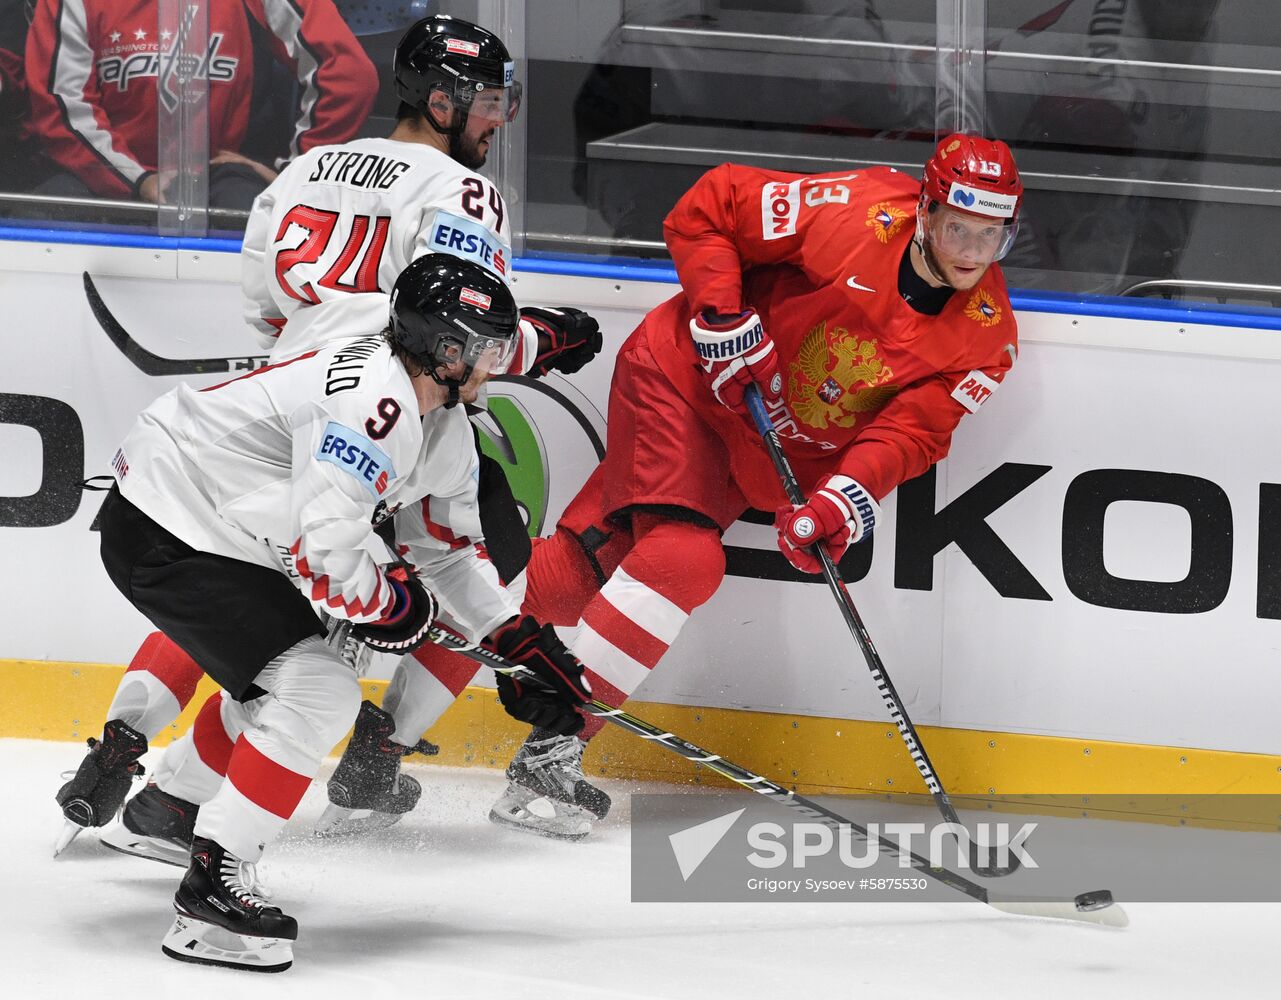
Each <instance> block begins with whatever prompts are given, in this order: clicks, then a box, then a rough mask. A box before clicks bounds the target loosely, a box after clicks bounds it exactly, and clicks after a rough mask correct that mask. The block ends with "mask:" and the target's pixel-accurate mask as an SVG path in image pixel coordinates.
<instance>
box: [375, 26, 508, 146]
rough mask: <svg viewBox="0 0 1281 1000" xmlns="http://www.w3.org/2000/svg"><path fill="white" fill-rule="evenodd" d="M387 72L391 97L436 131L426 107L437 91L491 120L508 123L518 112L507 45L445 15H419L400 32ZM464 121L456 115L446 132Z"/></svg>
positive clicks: (460, 127)
mask: <svg viewBox="0 0 1281 1000" xmlns="http://www.w3.org/2000/svg"><path fill="white" fill-rule="evenodd" d="M392 76H393V77H394V79H395V82H396V96H397V97H399V98H400V99H401V100H402V101H404V102H405V103H406V104H408V105H409V106H410V107H412V108H414V109H416V110H417V111H419V112H421V113H422V115H423V116H424V117H425V118H426V119H427V120H428V121H429V122H431V124H432V126H433V127H435V128H436V129H437V130H438V131H444V130H443V129H440V128H439V126H437V125H436V123H435V121H434V120H433V119H432V117H431V115H430V114H429V113H428V111H427V102H428V99H429V98H430V97H431V95H432V93H433V92H434V91H437V90H442V91H444V92H445V94H446V95H447V96H448V97H449V98H450V99H451V100H452V101H453V102H454V106H455V107H457V108H459V109H460V110H461V111H464V112H470V113H472V114H479V115H482V116H483V117H485V118H488V119H490V120H491V121H497V122H510V121H511V120H512V119H514V118H515V117H516V113H517V112H518V111H519V110H520V95H521V87H520V84H519V83H517V82H516V64H515V63H514V62H513V61H512V57H511V55H510V54H509V53H508V51H507V46H505V45H504V44H503V43H502V41H501V40H500V39H499V38H498V36H497V35H495V34H494V33H493V32H491V31H486V30H485V29H484V28H481V27H479V26H477V25H475V24H472V23H471V22H470V21H462V20H459V19H458V18H456V17H450V16H449V15H447V14H436V15H434V16H432V17H425V18H423V19H422V20H421V21H419V22H417V23H416V24H414V25H413V26H412V27H410V29H409V30H408V31H406V32H405V34H404V36H403V37H402V38H401V39H400V42H399V44H398V45H397V46H396V55H395V58H394V60H393V61H392ZM466 120H467V115H466V114H460V115H459V116H458V119H457V121H456V122H455V124H454V127H453V129H452V130H451V131H453V132H461V131H462V129H463V124H464V123H465V122H466Z"/></svg>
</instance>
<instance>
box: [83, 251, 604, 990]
mask: <svg viewBox="0 0 1281 1000" xmlns="http://www.w3.org/2000/svg"><path fill="white" fill-rule="evenodd" d="M391 301H392V306H391V313H390V323H389V325H388V327H387V329H386V330H385V331H384V333H383V334H381V335H374V336H364V337H358V338H355V339H350V340H342V341H338V342H337V343H334V344H330V345H328V346H325V347H322V348H319V349H317V350H313V351H309V352H306V353H304V354H301V355H298V356H296V357H294V358H291V359H289V360H286V361H283V362H281V363H279V364H276V365H271V366H269V367H267V368H263V369H260V370H258V371H255V372H252V373H250V374H248V375H244V376H242V377H240V378H238V379H234V380H232V381H230V382H225V383H223V384H221V385H216V386H212V387H209V388H207V389H202V390H199V391H195V390H193V389H191V388H189V387H187V386H179V387H178V388H176V389H174V390H173V391H171V392H169V393H168V394H166V395H164V396H162V397H161V398H160V399H158V400H157V401H156V402H154V403H153V404H152V405H151V406H149V407H148V408H147V409H146V410H145V411H143V413H142V414H141V416H140V417H139V418H138V420H137V422H136V423H135V425H134V427H133V429H132V430H131V431H130V432H129V434H128V435H127V436H126V438H125V440H124V443H123V444H122V445H121V447H120V450H119V451H118V452H117V454H116V458H115V462H114V469H115V478H116V485H115V487H113V489H112V491H111V492H110V493H109V494H108V498H107V500H106V501H105V503H104V505H103V509H102V513H101V515H100V524H101V534H102V559H103V563H104V565H105V566H106V568H107V572H108V575H109V576H110V577H111V579H112V581H113V583H115V585H116V586H117V588H118V589H119V590H120V591H121V593H122V594H124V595H125V597H126V598H128V599H129V601H130V602H131V603H132V604H133V605H134V606H135V607H136V608H137V609H138V610H139V611H141V612H142V613H143V614H145V615H146V616H147V617H148V618H150V619H151V621H152V622H153V623H154V624H155V625H156V626H157V627H158V628H160V629H161V630H162V631H163V632H164V633H165V634H166V635H168V636H170V637H171V638H172V639H174V640H175V641H176V642H177V643H178V644H179V645H180V646H181V647H182V648H183V649H185V650H187V651H188V652H189V653H190V654H191V655H192V656H193V658H194V659H196V661H197V662H198V663H199V664H200V665H201V667H202V668H203V669H204V670H205V671H206V672H207V673H208V674H209V675H210V676H211V677H213V678H214V680H216V681H217V682H218V683H219V684H220V685H221V686H222V688H223V691H224V695H225V696H224V698H223V700H222V705H221V712H222V717H223V723H224V725H226V726H227V728H228V729H229V730H230V731H232V732H234V734H235V742H234V745H233V747H232V749H231V753H230V759H229V761H228V766H227V769H226V777H225V778H223V777H221V776H217V780H210V781H207V782H206V783H205V787H204V788H203V789H201V790H200V791H201V792H202V793H203V794H200V795H199V796H196V795H194V794H192V792H193V789H192V787H190V786H189V789H188V794H189V795H190V796H191V797H192V799H193V800H194V801H196V802H198V803H199V804H200V806H201V808H200V812H199V816H198V818H197V820H196V824H195V830H194V840H193V842H192V850H191V860H190V864H189V866H188V868H187V872H186V875H185V876H184V878H183V880H182V883H181V884H180V886H179V888H178V891H177V894H176V896H175V898H174V907H175V910H176V918H175V920H174V923H173V926H172V927H171V929H170V931H169V932H168V934H166V936H165V938H164V942H163V950H164V952H165V954H167V955H169V956H170V957H172V958H176V959H179V960H182V961H193V962H201V963H205V964H212V965H224V966H231V967H246V966H248V967H253V968H256V969H258V970H262V971H281V970H283V969H286V968H288V967H289V966H290V964H291V963H292V958H293V955H292V947H293V941H294V940H295V939H296V938H297V935H298V926H297V922H296V921H295V920H294V919H293V918H292V917H290V916H288V915H286V914H285V913H283V912H282V911H281V909H280V908H278V907H275V906H271V905H268V903H267V902H266V900H265V899H264V897H263V896H262V894H261V892H260V887H259V885H258V884H257V880H256V875H255V872H254V867H253V866H254V864H255V863H256V862H257V861H258V860H259V859H260V857H261V855H262V853H263V851H264V849H265V846H266V845H267V844H269V843H271V841H272V840H273V839H274V838H275V836H276V835H277V834H278V833H279V831H280V829H281V828H282V827H283V826H284V824H285V822H286V821H287V820H288V818H289V816H290V815H291V814H292V813H293V811H294V809H295V807H296V806H297V805H298V802H299V800H300V799H301V798H302V795H303V793H304V791H305V790H306V788H307V785H308V784H309V783H310V781H311V779H312V778H313V777H314V776H315V774H316V772H317V771H318V769H319V767H320V762H321V760H322V759H323V757H324V755H325V754H327V753H328V752H329V750H330V749H331V748H332V746H333V745H334V743H335V742H336V741H337V740H338V739H339V738H340V737H341V736H342V735H343V733H345V732H346V731H347V728H348V727H349V726H350V725H351V723H352V722H353V720H354V719H355V717H356V714H357V709H358V707H359V704H360V688H359V684H358V683H357V679H356V677H355V675H354V674H353V672H352V670H351V669H350V667H349V666H348V664H347V663H345V662H344V661H343V659H342V658H341V656H340V655H339V652H338V650H336V649H334V648H332V647H331V646H330V645H329V644H327V642H326V637H325V630H324V628H323V627H322V624H321V619H320V617H319V616H318V612H323V613H325V614H327V615H330V616H333V617H334V618H338V619H347V620H349V621H350V622H351V623H353V624H352V627H351V634H352V635H353V636H356V637H357V638H358V639H359V640H360V641H361V642H363V643H366V644H368V645H369V646H370V647H372V648H374V649H377V650H380V651H385V652H403V651H407V650H410V649H413V648H415V647H416V646H417V645H419V644H421V643H422V642H424V641H425V640H426V634H427V627H428V626H429V625H430V623H431V622H432V621H433V620H434V619H435V617H436V615H437V612H438V608H440V607H443V608H446V609H448V611H449V612H450V614H451V615H452V616H453V618H454V619H455V620H456V621H458V622H460V623H462V624H463V626H464V628H465V629H466V631H467V632H468V633H469V634H470V638H472V639H473V641H482V640H484V641H486V642H487V644H488V645H489V646H490V647H491V648H494V649H496V650H497V651H498V652H500V653H501V654H502V655H504V656H506V657H507V658H508V659H510V660H512V661H513V662H517V663H520V664H521V665H524V666H526V667H528V668H529V669H531V670H532V671H534V672H535V674H536V675H537V676H538V677H539V679H540V680H541V681H542V682H543V683H544V684H545V688H542V689H538V688H535V687H532V686H531V685H520V686H517V685H514V684H512V683H511V682H510V681H508V680H507V679H506V678H505V677H500V678H499V679H498V681H499V693H500V698H501V700H502V702H503V704H504V706H505V707H506V708H507V709H508V711H509V712H511V713H512V714H513V715H514V716H516V717H517V718H520V719H522V720H524V721H529V722H536V723H538V724H540V725H548V726H550V727H552V728H554V729H557V730H558V731H560V732H563V733H573V732H576V731H578V730H579V729H581V728H582V725H583V719H582V716H581V715H580V714H579V713H578V712H577V711H576V706H577V705H578V704H581V703H582V702H583V701H584V700H586V699H587V698H589V697H590V688H588V687H587V686H586V684H585V682H584V681H583V680H582V666H581V664H579V663H578V662H577V661H576V660H574V658H573V657H572V656H571V655H570V654H569V653H568V651H567V650H566V649H565V647H564V646H563V645H562V644H561V643H560V641H559V640H558V639H557V638H556V635H555V632H554V631H552V629H551V628H550V627H540V626H538V624H537V623H535V622H534V621H533V620H532V619H529V618H526V617H522V616H521V615H520V611H519V606H518V604H517V602H516V601H515V600H514V599H513V598H512V596H511V595H510V593H509V592H508V591H507V590H506V588H504V587H503V586H502V585H501V584H500V582H499V580H498V578H497V574H496V573H495V572H494V569H493V566H492V564H491V563H489V562H488V560H486V559H484V558H482V557H481V555H480V554H479V553H478V552H477V551H476V549H475V548H474V547H470V546H465V547H457V546H451V545H450V544H448V543H447V542H442V541H441V539H440V537H439V535H438V533H437V532H435V531H433V530H432V527H433V525H436V526H439V527H441V528H445V529H447V530H449V531H452V532H455V533H458V534H476V533H478V532H479V509H478V502H477V492H476V490H477V485H476V481H477V476H476V473H477V459H476V452H475V448H474V446H473V442H472V431H471V427H470V424H469V422H468V420H467V417H466V415H465V412H464V410H463V408H462V407H459V406H456V405H455V404H456V403H457V402H458V401H459V400H460V399H461V400H462V401H464V402H466V401H467V400H469V399H474V398H475V394H476V392H477V389H478V387H479V384H480V382H481V380H482V378H483V377H484V373H485V370H486V368H487V367H488V366H490V365H494V364H501V363H502V362H503V361H505V360H507V358H508V357H509V356H510V353H511V352H512V350H514V348H515V341H516V337H517V320H518V313H517V310H516V305H515V302H514V301H513V300H512V297H511V293H510V292H509V290H508V289H507V287H506V285H504V284H503V283H502V282H501V281H499V280H498V279H497V278H496V277H495V276H493V275H492V274H491V273H489V272H487V271H485V270H484V269H483V268H481V267H480V266H479V265H477V264H472V263H469V262H465V261H460V260H458V259H457V258H454V257H446V256H442V255H429V256H426V257H422V258H420V259H418V260H416V261H414V262H413V263H412V264H411V265H409V266H408V267H407V268H406V270H405V271H404V272H403V273H402V274H401V275H400V277H399V278H398V279H397V282H396V284H395V287H394V290H393V294H392V299H391ZM420 500H421V501H423V502H422V506H421V509H420V508H419V507H418V501H420ZM402 506H403V507H404V508H406V509H407V511H406V512H407V513H410V514H411V515H412V516H407V517H401V518H400V519H399V520H400V521H401V523H399V524H397V532H396V544H397V548H398V549H399V551H393V550H392V549H390V548H388V546H387V545H386V544H385V543H384V542H383V540H382V539H381V538H380V537H379V535H378V534H377V533H376V531H375V527H374V521H375V520H376V519H377V518H378V516H379V514H380V512H385V511H387V510H395V509H396V508H400V507H402ZM402 554H403V558H402ZM419 575H421V580H420V579H419ZM428 588H430V589H428Z"/></svg>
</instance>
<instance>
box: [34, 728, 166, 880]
mask: <svg viewBox="0 0 1281 1000" xmlns="http://www.w3.org/2000/svg"><path fill="white" fill-rule="evenodd" d="M88 743H89V752H88V753H86V754H85V755H84V759H83V760H82V761H81V762H80V767H79V768H78V769H77V770H76V772H75V774H74V776H72V778H71V780H70V781H68V782H67V783H66V784H65V785H63V786H62V787H61V788H60V789H58V794H57V795H56V796H55V798H56V799H57V802H58V805H60V806H61V807H62V815H63V817H64V818H65V819H66V821H67V822H66V824H65V825H64V826H63V829H62V833H61V834H60V835H59V836H58V840H57V842H56V843H55V844H54V847H53V856H54V857H55V858H56V857H57V856H58V855H59V854H61V853H62V851H63V850H64V849H65V848H66V846H67V845H68V844H70V843H71V841H72V840H74V839H75V837H76V834H78V833H79V832H80V831H81V830H83V829H84V828H85V827H87V826H102V825H104V824H106V823H109V822H110V821H111V820H112V818H113V817H114V816H115V815H116V813H118V812H119V811H120V806H121V805H123V804H124V801H125V796H126V795H127V794H128V793H129V784H130V782H132V781H133V779H134V778H135V777H137V776H139V775H142V774H145V773H146V772H145V771H144V770H143V767H142V765H141V764H139V763H138V758H139V757H141V756H142V755H143V754H144V753H146V752H147V738H146V737H145V736H143V735H142V733H140V732H138V731H137V730H136V729H133V728H131V727H130V726H127V725H125V724H124V723H123V722H121V721H120V720H119V719H112V720H111V721H110V722H108V723H107V724H106V725H105V726H103V728H102V739H101V740H95V739H94V738H93V737H92V736H91V737H89V740H88Z"/></svg>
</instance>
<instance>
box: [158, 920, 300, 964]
mask: <svg viewBox="0 0 1281 1000" xmlns="http://www.w3.org/2000/svg"><path fill="white" fill-rule="evenodd" d="M160 950H161V951H163V952H164V953H165V954H166V955H168V956H169V957H170V958H175V959H177V960H178V961H179V962H194V963H195V964H197V965H217V966H221V967H223V968H226V969H244V970H245V971H247V972H284V971H285V970H286V969H287V968H289V967H290V966H291V965H293V964H294V943H293V942H292V941H290V940H289V939H288V938H273V937H250V936H248V935H246V934H237V933H235V932H234V931H229V930H227V929H226V928H225V927H219V926H218V925H217V924H211V923H208V922H206V921H204V920H197V919H196V918H195V917H192V916H189V915H187V914H186V913H179V914H178V915H177V916H175V917H174V921H173V926H172V927H170V928H169V933H167V934H166V935H165V937H164V940H163V941H162V942H161V943H160Z"/></svg>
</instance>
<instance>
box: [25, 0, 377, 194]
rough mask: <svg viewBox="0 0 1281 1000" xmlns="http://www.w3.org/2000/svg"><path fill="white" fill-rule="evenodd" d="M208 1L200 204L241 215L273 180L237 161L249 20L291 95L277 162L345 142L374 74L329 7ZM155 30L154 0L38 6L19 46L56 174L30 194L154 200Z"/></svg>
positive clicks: (270, 0)
mask: <svg viewBox="0 0 1281 1000" xmlns="http://www.w3.org/2000/svg"><path fill="white" fill-rule="evenodd" d="M207 2H208V9H209V55H208V57H207V59H206V60H205V62H204V64H203V66H202V72H204V73H207V74H208V76H209V150H210V153H211V159H210V164H211V170H210V176H209V204H210V205H211V206H213V207H216V208H241V209H248V208H249V207H250V205H251V204H252V203H253V199H254V197H255V196H256V195H257V194H258V192H259V191H261V190H262V189H263V188H264V187H266V186H267V184H268V183H270V182H271V180H272V179H273V178H274V177H275V176H276V174H275V171H274V170H273V169H272V168H271V167H269V166H267V165H265V164H263V163H258V162H255V161H253V160H250V159H248V158H246V157H244V156H241V155H240V154H239V152H238V150H239V149H240V145H241V142H242V141H243V140H244V137H245V128H246V124H247V122H248V119H249V103H250V94H251V93H252V90H253V52H252V42H251V38H250V28H249V20H248V18H249V17H252V18H254V20H255V21H257V22H258V23H259V24H260V25H262V26H263V27H264V28H265V29H266V30H267V32H268V33H269V34H270V37H271V39H272V48H273V51H274V53H275V55H276V56H277V58H279V59H280V60H281V61H282V62H284V63H286V64H288V65H289V66H290V68H291V69H292V70H293V72H294V74H295V76H296V77H297V80H298V85H299V88H300V91H301V96H300V101H299V114H298V117H297V120H296V123H295V128H294V134H293V138H292V140H291V142H290V144H289V151H288V156H287V157H285V159H288V158H291V157H293V156H296V155H298V154H299V153H301V152H305V151H306V150H308V149H310V148H311V147H312V146H320V145H327V144H332V143H339V142H345V141H346V140H347V139H350V138H351V137H352V136H353V135H355V134H356V131H357V129H358V128H359V127H360V125H361V123H362V122H364V120H365V117H366V115H368V114H369V110H370V107H371V106H372V104H373V100H374V97H375V95H376V94H377V92H378V74H377V72H376V71H375V69H374V66H373V64H372V63H371V62H370V61H369V58H368V57H367V56H366V55H365V53H364V50H363V49H361V47H360V45H359V44H358V43H357V41H356V39H355V37H354V36H353V35H352V33H351V31H350V30H349V29H348V27H347V25H346V23H345V22H344V21H343V20H342V18H341V17H340V16H339V14H338V12H337V10H336V9H335V8H334V5H333V2H332V0H207ZM156 22H157V14H156V4H155V2H154V0H36V7H35V15H34V17H33V19H32V22H31V31H30V34H29V35H28V36H27V83H28V88H29V90H30V93H31V117H32V125H33V129H34V131H35V132H36V134H37V135H38V136H39V138H40V140H41V142H42V143H43V145H44V150H45V152H46V153H47V154H48V156H49V157H50V158H51V159H52V160H54V162H55V163H56V164H57V165H58V166H59V167H61V168H62V170H63V171H65V172H64V173H59V174H55V175H54V176H53V177H51V178H49V179H48V180H46V181H45V182H44V183H42V184H40V185H39V186H38V187H37V188H36V193H39V194H53V195H63V196H70V197H75V196H84V195H86V194H94V195H98V196H100V197H105V198H136V199H138V200H140V201H148V202H158V201H159V200H160V191H159V185H158V183H157V176H156V159H157V149H156V144H157V139H156V131H157V113H158V112H157V91H156V80H157V68H158V66H159V65H160V63H161V59H160V58H159V55H160V53H161V52H162V51H163V50H164V49H166V48H167V47H168V46H169V45H170V44H171V40H170V39H169V38H160V39H159V40H157V38H156V34H157V24H156ZM165 34H166V35H167V34H168V32H166V33H165ZM281 162H283V160H282V161H281Z"/></svg>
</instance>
